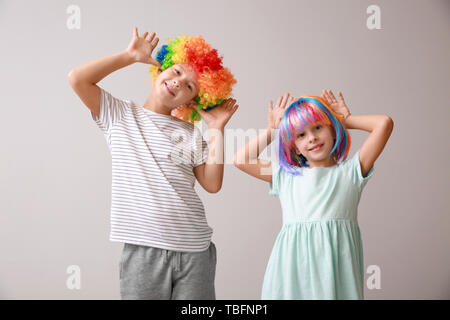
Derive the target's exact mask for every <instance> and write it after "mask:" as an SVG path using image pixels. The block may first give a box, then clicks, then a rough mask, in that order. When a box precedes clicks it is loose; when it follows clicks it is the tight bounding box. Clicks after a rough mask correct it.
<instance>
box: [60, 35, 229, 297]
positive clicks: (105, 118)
mask: <svg viewBox="0 0 450 320" xmlns="http://www.w3.org/2000/svg"><path fill="white" fill-rule="evenodd" d="M147 35H148V33H147V32H145V33H144V34H143V35H142V36H141V37H140V36H139V35H138V31H137V28H134V34H133V38H132V40H131V42H130V44H129V46H128V48H127V49H126V50H125V51H123V52H120V53H117V54H113V55H111V56H107V57H104V58H100V59H97V60H94V61H91V62H89V63H87V64H85V65H82V66H79V67H77V68H75V69H73V70H72V71H71V72H70V73H69V75H68V78H69V82H70V85H71V86H72V88H73V90H74V91H75V93H76V94H77V95H78V96H79V97H80V99H81V100H82V101H83V103H84V104H85V105H86V106H87V107H88V108H89V109H90V110H91V115H92V118H93V120H94V121H95V122H96V123H97V125H98V126H99V128H100V129H101V130H102V132H103V133H104V135H105V138H106V140H107V143H108V147H109V148H110V151H111V156H112V205H111V234H110V240H111V241H119V242H124V248H123V252H122V257H121V262H120V293H121V298H122V299H215V288H214V278H215V268H216V249H215V246H214V243H213V242H212V241H211V235H212V229H211V228H210V227H209V226H208V224H207V221H206V217H205V212H204V208H203V204H202V202H201V200H200V199H199V197H198V195H197V194H196V192H195V190H194V183H195V180H197V181H198V182H199V183H200V185H201V186H202V187H203V188H204V189H205V190H206V191H208V192H210V193H216V192H218V191H219V190H220V188H221V186H222V179H223V132H224V127H225V125H226V123H227V122H228V120H229V119H230V117H231V116H232V115H233V113H234V112H235V111H236V110H237V108H238V106H237V105H235V103H236V101H235V100H234V99H225V98H226V96H228V95H229V94H230V93H231V86H232V85H233V84H234V83H235V82H236V81H235V80H234V78H233V76H232V75H231V73H229V71H228V69H226V68H223V67H222V66H221V58H219V57H218V56H217V51H216V50H214V49H211V48H210V47H209V45H207V44H206V43H205V42H204V40H203V38H201V37H192V38H188V37H180V38H179V39H176V41H174V42H172V43H171V44H169V47H167V46H163V48H162V49H161V50H160V51H159V53H158V58H157V59H158V60H159V61H157V60H155V59H153V58H152V57H151V55H152V52H153V49H154V48H155V47H156V45H157V44H158V41H159V39H158V38H155V33H152V34H151V36H150V37H149V38H148V39H146V37H147ZM200 47H201V48H200ZM198 48H200V50H197V49H198ZM180 50H181V51H180ZM205 54H206V55H209V58H211V55H212V56H214V57H215V58H214V59H209V58H206V59H205V58H204V57H203V55H205ZM180 57H182V58H180ZM177 59H178V60H177ZM199 61H203V62H202V64H201V65H200V64H199V63H198V62H199ZM205 61H206V63H205ZM135 62H141V63H147V64H151V65H153V66H154V68H156V69H153V71H154V83H153V87H152V88H153V89H152V92H151V93H150V95H149V96H148V98H147V100H146V102H145V104H144V106H137V105H136V104H135V103H133V102H132V101H128V100H121V99H117V98H115V97H114V96H112V95H111V94H110V93H109V92H107V91H105V90H104V89H102V88H100V87H98V86H97V85H96V83H97V82H99V81H100V80H101V79H103V78H104V77H106V76H107V75H108V74H110V73H112V72H114V71H116V70H118V69H120V68H123V67H126V66H128V65H130V64H132V63H135ZM161 63H162V64H161ZM208 63H209V64H208ZM151 69H152V68H151ZM155 70H156V71H155ZM225 78H227V79H228V82H227V83H223V82H217V81H216V82H214V79H225ZM208 79H212V80H208ZM208 81H209V82H208ZM211 81H212V82H211ZM211 83H212V84H214V85H213V86H211ZM208 85H209V86H208ZM208 88H212V89H214V90H216V89H217V88H219V89H221V93H222V97H214V99H211V97H213V96H214V94H216V93H217V92H215V93H213V94H212V93H211V92H209V91H208V90H210V89H208ZM219 91H220V90H219ZM214 102H218V103H216V104H215V103H214ZM217 105H218V106H217ZM194 106H200V107H201V108H203V109H207V108H208V107H209V108H211V106H213V107H214V106H215V107H214V108H212V109H211V110H209V111H204V110H203V109H202V110H198V109H197V108H194ZM174 109H176V111H179V110H181V112H182V114H183V117H184V119H186V114H188V115H189V116H190V117H189V119H190V120H191V121H192V119H194V120H195V119H198V118H199V115H200V116H201V117H202V118H203V120H204V121H205V122H206V124H207V125H208V129H209V130H213V131H214V133H215V134H213V135H212V136H211V138H210V141H209V148H208V146H207V145H206V142H205V141H204V140H203V139H202V137H201V133H200V131H199V130H198V129H197V128H196V127H195V126H194V125H193V124H192V123H189V122H186V121H183V120H180V119H178V118H176V117H173V116H172V115H171V113H172V111H173V110H174ZM197 113H198V114H197Z"/></svg>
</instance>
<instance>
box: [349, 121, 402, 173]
mask: <svg viewBox="0 0 450 320" xmlns="http://www.w3.org/2000/svg"><path fill="white" fill-rule="evenodd" d="M344 126H345V127H346V128H347V129H359V130H364V131H367V132H370V135H369V137H367V139H366V141H364V143H363V145H362V146H361V149H360V150H359V162H360V163H361V172H362V175H363V177H364V176H365V175H366V174H367V172H369V170H370V168H372V166H373V165H374V163H375V160H377V159H378V157H379V156H380V154H381V152H382V151H383V149H384V146H385V145H386V143H387V141H388V140H389V137H390V136H391V133H392V130H393V128H394V121H392V119H391V118H390V117H389V116H387V115H383V114H379V115H378V114H377V115H349V116H348V117H347V118H346V119H345V120H344Z"/></svg>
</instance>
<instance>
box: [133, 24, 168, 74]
mask: <svg viewBox="0 0 450 320" xmlns="http://www.w3.org/2000/svg"><path fill="white" fill-rule="evenodd" d="M147 35H148V32H145V33H144V34H143V35H142V37H139V35H138V31H137V27H134V30H133V39H131V42H130V44H129V45H128V48H127V50H126V52H127V53H128V54H129V55H130V57H131V58H132V59H133V61H134V62H142V63H147V64H152V65H154V66H157V67H161V64H160V63H159V62H158V61H157V60H155V59H153V58H152V52H153V49H155V47H156V46H157V44H158V41H159V39H158V38H155V33H154V32H153V33H152V34H151V35H150V38H148V39H145V38H146V37H147Z"/></svg>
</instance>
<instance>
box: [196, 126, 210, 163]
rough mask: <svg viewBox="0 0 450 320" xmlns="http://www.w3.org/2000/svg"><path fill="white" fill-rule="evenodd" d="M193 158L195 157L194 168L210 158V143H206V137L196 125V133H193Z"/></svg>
mask: <svg viewBox="0 0 450 320" xmlns="http://www.w3.org/2000/svg"><path fill="white" fill-rule="evenodd" d="M193 140H194V141H193V142H194V147H193V159H194V163H193V165H194V168H195V167H197V166H200V165H202V164H204V163H205V162H206V160H208V153H209V148H208V143H206V141H205V139H204V138H203V135H202V133H201V131H200V129H199V128H197V127H196V126H194V134H193Z"/></svg>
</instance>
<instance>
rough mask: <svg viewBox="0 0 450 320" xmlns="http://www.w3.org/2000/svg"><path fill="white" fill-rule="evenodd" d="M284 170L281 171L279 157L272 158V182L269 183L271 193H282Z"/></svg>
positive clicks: (276, 194)
mask: <svg viewBox="0 0 450 320" xmlns="http://www.w3.org/2000/svg"><path fill="white" fill-rule="evenodd" d="M282 174H283V172H281V167H280V164H279V163H278V161H277V159H273V160H272V182H271V183H269V188H270V189H269V194H270V195H272V196H278V195H279V194H280V185H281V178H282V177H281V176H282Z"/></svg>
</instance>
